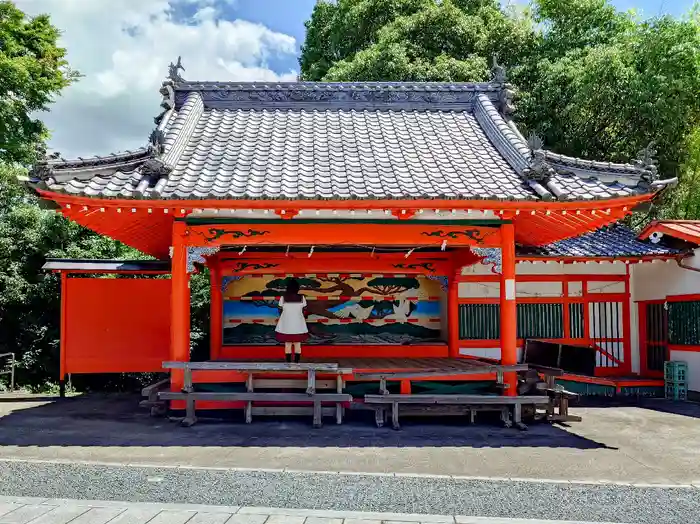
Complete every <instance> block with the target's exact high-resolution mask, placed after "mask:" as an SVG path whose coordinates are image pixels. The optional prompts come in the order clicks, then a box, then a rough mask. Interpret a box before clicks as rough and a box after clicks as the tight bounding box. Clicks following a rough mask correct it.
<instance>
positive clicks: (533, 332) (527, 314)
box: [516, 304, 564, 338]
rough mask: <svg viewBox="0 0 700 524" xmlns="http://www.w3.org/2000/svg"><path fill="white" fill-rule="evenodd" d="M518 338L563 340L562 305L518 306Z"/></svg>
mask: <svg viewBox="0 0 700 524" xmlns="http://www.w3.org/2000/svg"><path fill="white" fill-rule="evenodd" d="M516 309H517V315H518V338H564V308H563V305H562V304H518V305H517V306H516Z"/></svg>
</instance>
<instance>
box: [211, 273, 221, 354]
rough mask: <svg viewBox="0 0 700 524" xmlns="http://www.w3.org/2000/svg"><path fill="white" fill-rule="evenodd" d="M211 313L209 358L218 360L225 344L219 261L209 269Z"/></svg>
mask: <svg viewBox="0 0 700 524" xmlns="http://www.w3.org/2000/svg"><path fill="white" fill-rule="evenodd" d="M209 280H210V283H211V289H210V293H209V296H210V311H209V358H210V359H211V360H217V359H218V358H219V356H220V354H221V345H222V343H223V316H224V313H223V304H224V300H223V295H222V290H221V269H220V268H219V264H218V261H217V260H212V265H211V267H210V268H209Z"/></svg>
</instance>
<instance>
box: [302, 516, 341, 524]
mask: <svg viewBox="0 0 700 524" xmlns="http://www.w3.org/2000/svg"><path fill="white" fill-rule="evenodd" d="M304 524H343V519H341V518H330V517H329V518H326V517H309V518H307V519H306V520H305V521H304Z"/></svg>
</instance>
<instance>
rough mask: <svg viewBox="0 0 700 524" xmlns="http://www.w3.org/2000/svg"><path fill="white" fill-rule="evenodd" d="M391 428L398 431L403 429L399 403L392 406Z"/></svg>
mask: <svg viewBox="0 0 700 524" xmlns="http://www.w3.org/2000/svg"><path fill="white" fill-rule="evenodd" d="M391 427H393V428H394V429H396V430H398V429H401V426H400V425H399V403H398V402H394V403H392V404H391Z"/></svg>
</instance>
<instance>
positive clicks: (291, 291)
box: [284, 278, 301, 302]
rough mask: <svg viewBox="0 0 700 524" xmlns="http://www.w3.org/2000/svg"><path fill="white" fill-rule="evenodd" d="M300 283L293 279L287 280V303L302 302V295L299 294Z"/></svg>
mask: <svg viewBox="0 0 700 524" xmlns="http://www.w3.org/2000/svg"><path fill="white" fill-rule="evenodd" d="M300 287H301V286H299V281H298V280H295V279H293V278H290V279H289V280H287V289H286V290H285V292H284V301H285V302H301V295H300V294H299V289H300Z"/></svg>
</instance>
